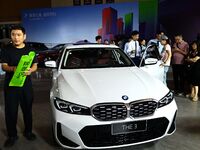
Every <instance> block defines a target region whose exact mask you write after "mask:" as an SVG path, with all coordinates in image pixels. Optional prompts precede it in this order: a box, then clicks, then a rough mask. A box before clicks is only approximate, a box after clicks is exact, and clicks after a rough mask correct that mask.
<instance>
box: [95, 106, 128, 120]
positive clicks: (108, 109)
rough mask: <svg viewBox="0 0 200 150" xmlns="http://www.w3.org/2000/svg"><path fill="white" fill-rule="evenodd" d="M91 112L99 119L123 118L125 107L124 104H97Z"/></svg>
mask: <svg viewBox="0 0 200 150" xmlns="http://www.w3.org/2000/svg"><path fill="white" fill-rule="evenodd" d="M92 114H93V115H94V117H95V118H96V119H98V120H101V121H110V120H118V119H125V118H126V117H127V108H126V106H125V105H124V104H99V105H96V106H95V107H94V108H93V109H92Z"/></svg>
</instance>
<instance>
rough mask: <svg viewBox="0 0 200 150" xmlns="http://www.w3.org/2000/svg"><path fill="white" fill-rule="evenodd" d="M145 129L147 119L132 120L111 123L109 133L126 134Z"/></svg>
mask: <svg viewBox="0 0 200 150" xmlns="http://www.w3.org/2000/svg"><path fill="white" fill-rule="evenodd" d="M146 130H147V121H146V120H142V121H132V122H123V123H114V124H112V125H111V134H112V135H117V134H126V133H133V132H142V131H146Z"/></svg>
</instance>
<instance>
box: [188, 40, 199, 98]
mask: <svg viewBox="0 0 200 150" xmlns="http://www.w3.org/2000/svg"><path fill="white" fill-rule="evenodd" d="M186 62H187V64H188V68H189V69H188V76H189V82H190V84H191V91H190V93H189V94H187V95H186V97H187V98H191V99H192V101H194V102H196V101H198V91H199V85H200V51H199V46H198V43H197V41H193V42H192V43H191V50H190V51H189V54H188V57H187V59H186Z"/></svg>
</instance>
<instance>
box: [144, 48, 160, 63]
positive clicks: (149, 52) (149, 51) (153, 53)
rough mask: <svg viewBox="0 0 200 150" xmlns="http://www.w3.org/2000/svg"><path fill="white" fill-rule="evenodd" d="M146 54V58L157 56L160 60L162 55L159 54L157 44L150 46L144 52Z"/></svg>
mask: <svg viewBox="0 0 200 150" xmlns="http://www.w3.org/2000/svg"><path fill="white" fill-rule="evenodd" d="M144 55H145V59H146V58H156V59H158V60H160V55H159V51H158V48H157V46H156V45H151V46H149V47H148V49H147V50H146V53H144Z"/></svg>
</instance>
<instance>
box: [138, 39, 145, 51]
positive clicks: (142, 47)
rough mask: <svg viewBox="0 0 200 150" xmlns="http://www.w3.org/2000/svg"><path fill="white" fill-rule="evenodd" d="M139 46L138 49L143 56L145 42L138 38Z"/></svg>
mask: <svg viewBox="0 0 200 150" xmlns="http://www.w3.org/2000/svg"><path fill="white" fill-rule="evenodd" d="M138 41H139V45H140V48H141V53H142V54H143V53H144V51H145V49H146V47H147V46H146V40H145V39H143V38H139V40H138Z"/></svg>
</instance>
